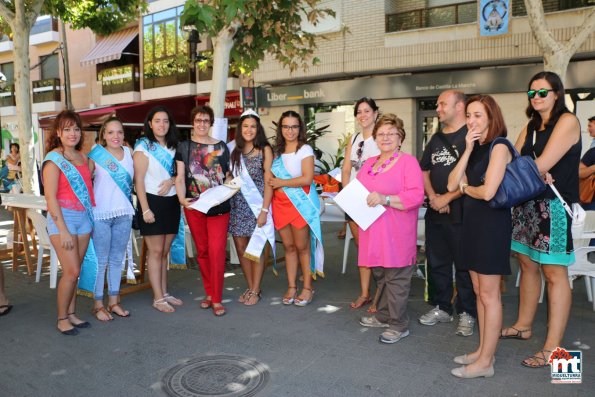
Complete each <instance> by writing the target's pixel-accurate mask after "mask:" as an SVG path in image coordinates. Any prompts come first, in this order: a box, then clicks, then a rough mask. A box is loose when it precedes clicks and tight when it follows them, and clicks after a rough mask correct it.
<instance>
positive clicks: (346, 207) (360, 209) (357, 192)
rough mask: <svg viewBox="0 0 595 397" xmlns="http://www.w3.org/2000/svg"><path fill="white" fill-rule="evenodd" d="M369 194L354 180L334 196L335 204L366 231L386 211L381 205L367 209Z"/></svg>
mask: <svg viewBox="0 0 595 397" xmlns="http://www.w3.org/2000/svg"><path fill="white" fill-rule="evenodd" d="M369 194H370V192H369V191H368V189H366V188H365V187H364V185H362V183H361V182H360V181H358V180H357V179H354V180H352V181H351V182H349V184H348V185H347V186H346V187H344V188H343V190H341V191H340V192H339V194H337V195H336V196H335V203H337V204H338V205H339V207H341V208H342V209H343V211H345V212H346V213H347V215H349V216H350V217H351V219H353V220H354V221H355V223H357V225H358V226H359V227H361V228H362V229H363V230H366V229H368V227H370V225H371V224H372V223H374V221H375V220H376V219H378V218H379V217H380V215H382V214H383V213H384V211H386V208H384V206H382V205H377V206H375V207H369V206H368V204H367V203H366V198H367V197H368V195H369Z"/></svg>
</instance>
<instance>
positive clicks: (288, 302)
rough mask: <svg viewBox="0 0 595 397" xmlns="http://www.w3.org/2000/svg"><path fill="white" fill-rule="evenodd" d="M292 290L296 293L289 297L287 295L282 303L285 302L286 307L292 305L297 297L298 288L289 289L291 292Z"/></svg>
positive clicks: (290, 287)
mask: <svg viewBox="0 0 595 397" xmlns="http://www.w3.org/2000/svg"><path fill="white" fill-rule="evenodd" d="M290 289H293V290H295V292H294V293H293V295H290V296H289V297H288V296H287V295H285V296H284V297H283V300H282V302H283V304H284V305H291V304H293V302H294V301H295V296H296V295H297V287H292V286H291V285H290V286H289V287H287V290H290Z"/></svg>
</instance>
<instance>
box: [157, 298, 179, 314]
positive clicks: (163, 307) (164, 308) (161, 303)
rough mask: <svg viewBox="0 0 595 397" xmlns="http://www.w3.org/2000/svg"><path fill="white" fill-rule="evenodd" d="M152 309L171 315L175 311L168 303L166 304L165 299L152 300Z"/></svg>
mask: <svg viewBox="0 0 595 397" xmlns="http://www.w3.org/2000/svg"><path fill="white" fill-rule="evenodd" d="M153 307H154V308H155V310H158V311H160V312H161V313H173V312H175V311H176V310H175V309H174V308H173V307H171V305H170V304H169V303H167V301H166V300H165V298H161V299H157V300H154V301H153Z"/></svg>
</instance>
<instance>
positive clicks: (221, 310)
mask: <svg viewBox="0 0 595 397" xmlns="http://www.w3.org/2000/svg"><path fill="white" fill-rule="evenodd" d="M190 117H191V119H192V135H191V137H190V139H189V140H187V141H184V142H181V143H180V144H179V145H178V150H177V152H176V167H177V171H178V177H177V179H176V189H177V193H178V200H179V201H180V204H182V205H183V206H184V216H185V217H186V222H187V223H188V227H189V228H190V233H191V234H192V238H193V239H194V244H195V245H196V250H197V259H198V265H199V267H200V274H201V275H202V281H203V285H204V288H205V294H206V298H205V299H204V300H203V301H202V302H201V303H200V307H201V308H202V309H209V308H210V309H212V311H213V314H214V315H215V316H223V315H224V314H225V307H223V305H222V304H221V298H222V294H223V274H224V272H225V246H226V243H227V228H228V226H229V211H230V203H229V201H230V200H227V201H224V202H223V203H221V204H219V205H217V206H215V207H212V208H211V209H210V210H209V211H208V212H207V213H206V214H203V213H202V212H200V211H197V210H194V209H192V208H190V207H189V205H190V204H191V203H192V201H193V200H195V199H197V198H198V197H199V196H200V194H201V193H202V192H204V191H205V190H207V189H209V188H211V187H215V186H219V185H222V184H223V183H224V182H225V176H226V174H227V172H228V171H229V150H228V149H227V145H226V144H225V142H223V141H220V140H217V139H214V138H212V137H210V136H209V130H210V129H211V126H212V125H213V122H214V120H215V119H214V116H213V110H212V109H211V108H210V107H208V106H198V107H195V108H194V109H192V112H191V114H190Z"/></svg>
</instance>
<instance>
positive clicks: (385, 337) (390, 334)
mask: <svg viewBox="0 0 595 397" xmlns="http://www.w3.org/2000/svg"><path fill="white" fill-rule="evenodd" d="M407 335H409V330H405V331H403V332H399V331H395V330H393V329H387V330H386V331H384V332H383V333H381V334H380V337H379V338H378V340H379V342H380V343H387V344H392V343H397V342H398V341H400V340H401V339H403V338H404V337H406V336H407Z"/></svg>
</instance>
